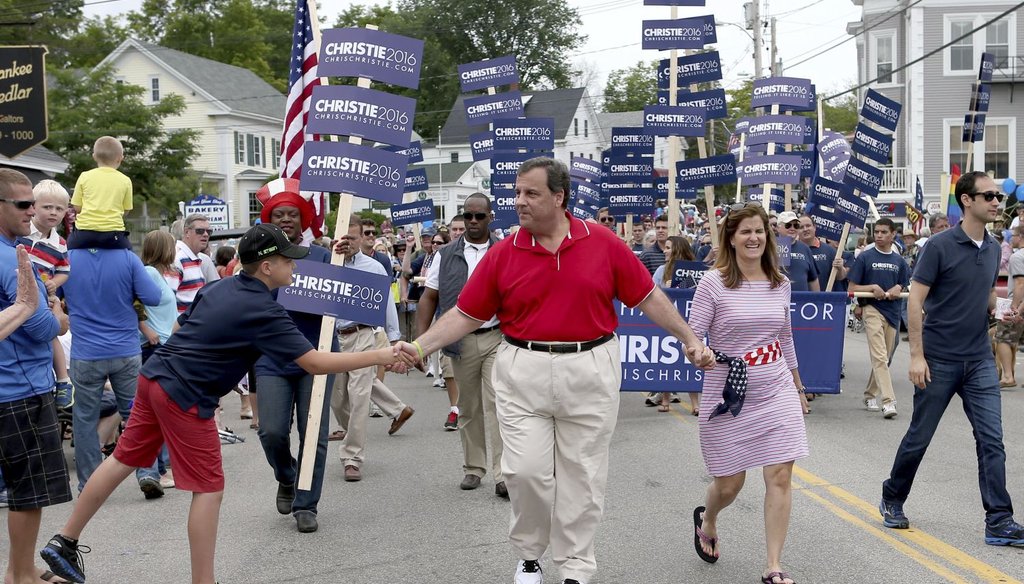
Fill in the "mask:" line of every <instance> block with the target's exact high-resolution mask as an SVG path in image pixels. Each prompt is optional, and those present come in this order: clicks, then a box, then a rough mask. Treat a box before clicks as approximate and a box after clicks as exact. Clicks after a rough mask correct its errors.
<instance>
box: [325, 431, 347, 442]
mask: <svg viewBox="0 0 1024 584" xmlns="http://www.w3.org/2000/svg"><path fill="white" fill-rule="evenodd" d="M344 439H345V433H344V432H342V431H341V430H335V431H333V432H331V433H330V434H329V435H328V436H327V440H328V441H330V442H337V441H339V440H344Z"/></svg>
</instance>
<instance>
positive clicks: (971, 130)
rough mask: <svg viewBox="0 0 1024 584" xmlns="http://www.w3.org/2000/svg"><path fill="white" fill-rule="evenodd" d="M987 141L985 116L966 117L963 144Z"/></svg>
mask: <svg viewBox="0 0 1024 584" xmlns="http://www.w3.org/2000/svg"><path fill="white" fill-rule="evenodd" d="M984 139H985V114H967V115H966V116H964V131H963V136H962V137H961V140H962V141H963V142H981V141H982V140H984Z"/></svg>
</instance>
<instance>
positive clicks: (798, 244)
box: [782, 240, 818, 292]
mask: <svg viewBox="0 0 1024 584" xmlns="http://www.w3.org/2000/svg"><path fill="white" fill-rule="evenodd" d="M782 271H783V273H784V274H785V275H786V277H787V278H789V281H790V282H792V285H791V287H792V289H793V291H794V292H807V291H808V290H810V289H811V287H810V283H811V282H814V281H816V280H817V279H818V268H817V267H816V266H815V265H814V258H813V257H811V248H809V247H807V244H805V243H803V242H802V241H797V240H793V243H791V244H790V246H789V267H783V268H782Z"/></svg>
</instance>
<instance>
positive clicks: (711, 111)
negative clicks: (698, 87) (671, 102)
mask: <svg viewBox="0 0 1024 584" xmlns="http://www.w3.org/2000/svg"><path fill="white" fill-rule="evenodd" d="M662 94H664V97H665V99H666V100H667V99H668V92H667V91H659V92H658V105H668V102H667V101H666V102H665V104H662V103H661V97H662ZM676 105H678V106H683V107H694V108H700V109H703V110H705V117H707V119H708V120H718V119H722V118H726V117H728V116H729V110H728V109H726V107H725V90H724V89H711V90H708V91H695V92H693V93H690V92H688V91H685V90H680V91H679V94H678V95H677V96H676Z"/></svg>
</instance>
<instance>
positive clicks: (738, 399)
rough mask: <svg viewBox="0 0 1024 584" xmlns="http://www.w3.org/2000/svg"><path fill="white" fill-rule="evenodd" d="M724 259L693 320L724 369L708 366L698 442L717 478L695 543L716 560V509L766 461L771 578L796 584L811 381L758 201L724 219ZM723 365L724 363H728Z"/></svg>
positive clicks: (702, 289)
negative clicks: (794, 510) (788, 556)
mask: <svg viewBox="0 0 1024 584" xmlns="http://www.w3.org/2000/svg"><path fill="white" fill-rule="evenodd" d="M719 242H720V245H719V257H718V260H717V262H716V263H715V267H714V268H713V269H712V270H711V271H709V272H708V273H707V274H706V275H705V276H704V278H703V279H702V280H701V282H700V284H699V285H698V286H697V290H696V292H695V293H694V297H693V305H692V308H691V310H690V317H689V324H690V327H691V328H692V329H693V331H694V333H695V334H697V335H698V336H701V335H703V334H705V333H708V334H709V335H710V339H709V343H708V346H709V347H711V348H713V349H714V350H715V352H716V358H717V360H718V361H719V366H718V367H716V368H715V369H713V370H711V371H708V372H707V373H705V377H704V392H703V394H702V397H701V406H700V412H701V416H700V426H699V427H700V447H701V453H702V455H703V457H704V464H705V466H706V467H707V471H708V473H709V474H711V475H712V476H713V477H714V481H713V482H712V484H711V485H710V486H709V487H708V490H707V496H706V499H705V505H704V506H701V507H697V509H695V510H694V544H695V547H696V549H697V554H698V555H699V556H700V557H701V558H702V559H704V560H705V561H707V562H714V561H716V560H717V559H718V554H719V545H718V544H719V541H718V516H719V513H720V512H721V511H722V510H723V509H725V508H726V507H728V506H729V504H731V503H732V502H733V500H735V498H736V496H737V495H738V494H739V492H740V489H741V488H742V487H743V481H744V479H745V477H746V471H747V470H748V469H752V468H757V467H763V468H764V471H763V472H764V482H765V487H766V493H765V500H764V517H765V536H766V540H767V551H768V558H767V568H766V569H765V571H764V572H763V573H762V582H764V583H766V584H793V580H792V578H790V577H789V575H788V574H786V573H785V572H783V571H782V565H781V557H782V547H783V544H784V543H785V540H786V531H787V528H788V526H789V515H790V506H791V504H792V493H791V491H790V478H791V475H792V470H793V461H795V460H796V459H798V458H803V457H805V456H807V455H808V448H807V432H806V429H805V427H804V420H803V412H802V411H801V410H802V408H803V407H805V406H806V402H804V401H803V391H804V390H803V384H802V383H801V382H800V374H799V372H798V371H797V360H796V352H795V350H794V348H793V334H792V328H791V324H790V312H789V311H790V286H789V281H788V280H787V279H786V278H785V276H783V275H782V274H781V273H780V272H779V269H778V258H777V255H776V249H775V241H774V236H773V234H772V232H771V229H770V228H769V226H768V216H767V215H766V214H765V212H764V209H762V208H761V207H760V205H757V204H749V205H747V206H743V207H739V208H734V209H732V210H731V211H730V212H729V214H728V215H727V216H726V219H725V221H724V224H723V228H722V230H721V236H720V239H719ZM723 365H725V366H723Z"/></svg>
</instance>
